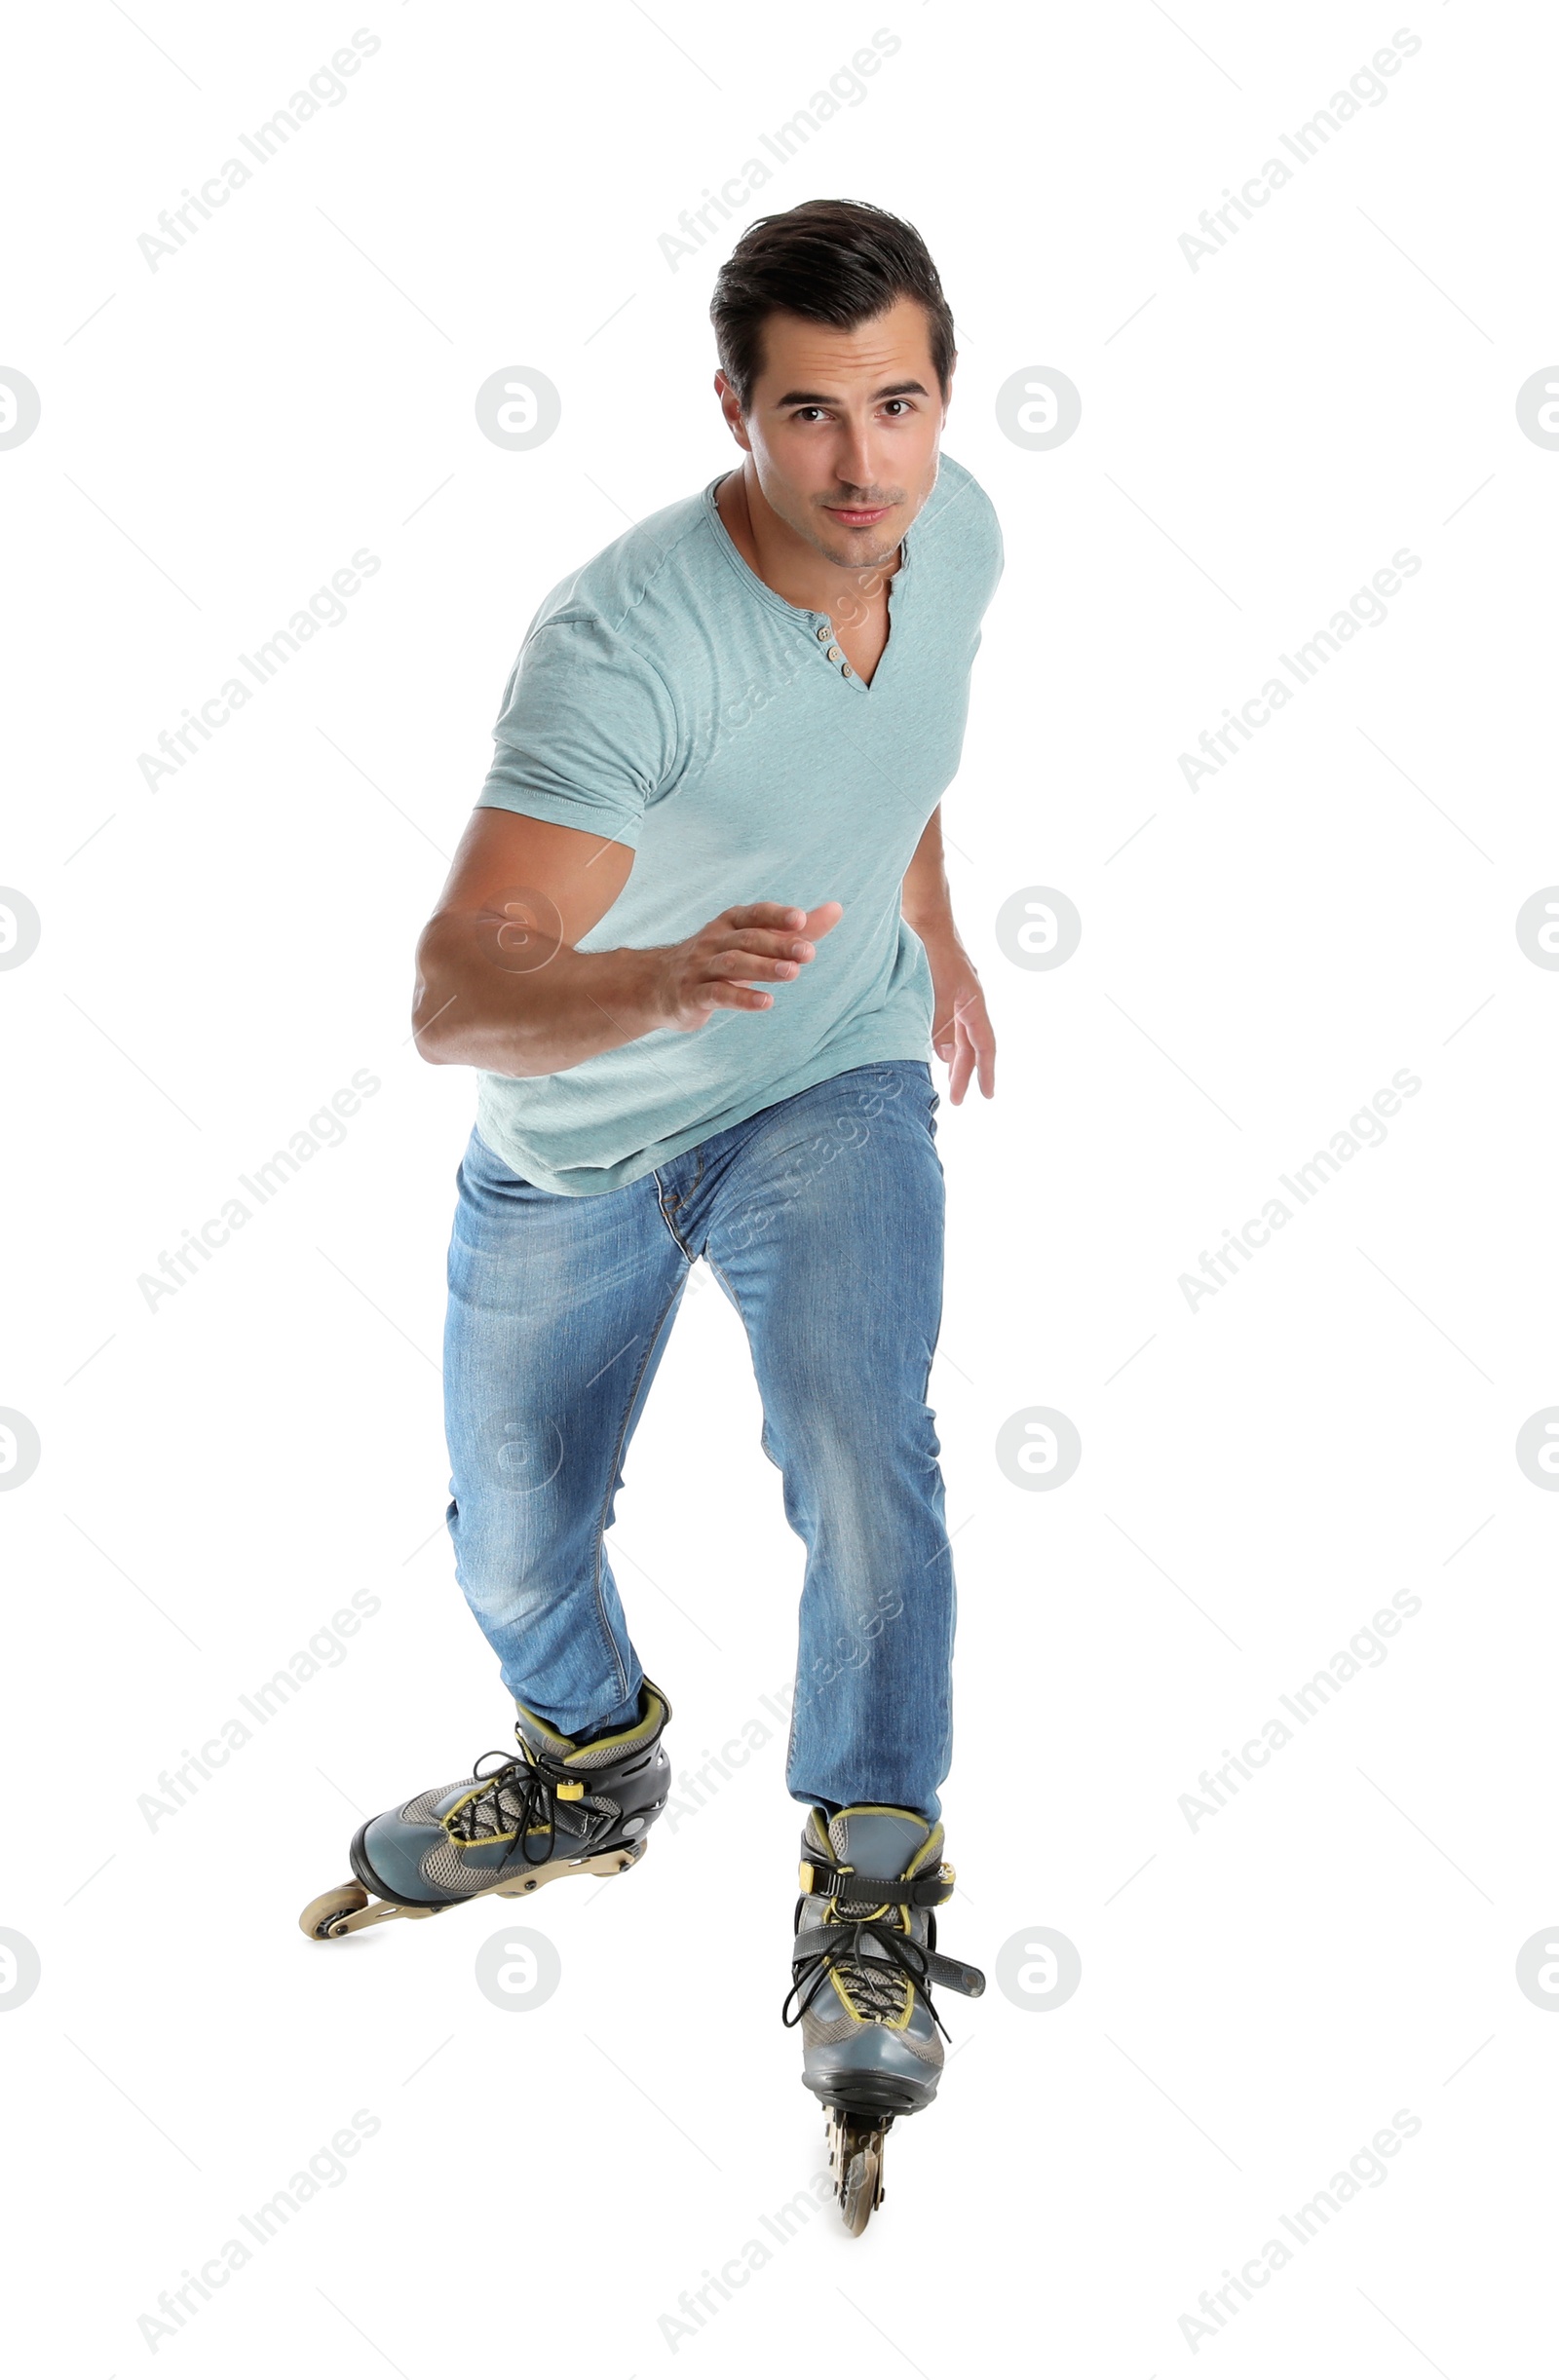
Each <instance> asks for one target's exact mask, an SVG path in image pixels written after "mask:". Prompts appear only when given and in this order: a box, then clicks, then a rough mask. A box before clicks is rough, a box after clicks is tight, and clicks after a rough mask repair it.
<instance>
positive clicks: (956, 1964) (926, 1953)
mask: <svg viewBox="0 0 1559 2380" xmlns="http://www.w3.org/2000/svg"><path fill="white" fill-rule="evenodd" d="M868 1945H872V1946H877V1947H875V1949H874V1948H872V1947H868ZM791 1958H792V1961H793V1962H794V1964H795V1965H797V1966H800V1965H803V1964H805V1963H806V1962H808V1961H810V1960H812V1959H815V1958H816V1959H825V1960H828V1961H830V1962H831V1963H833V1964H837V1963H838V1962H839V1961H840V1960H841V1959H843V1958H851V1959H855V1960H859V1961H862V1962H864V1961H866V1960H870V1959H873V1958H875V1960H876V1961H877V1962H878V1963H886V1964H890V1965H894V1966H897V1967H899V1968H901V1969H902V1970H903V1972H904V1973H905V1974H906V1975H908V1976H909V1978H910V1980H911V1982H912V1983H945V1984H946V1986H947V1988H948V1990H949V1991H956V1992H959V1993H961V1994H962V1996H963V1997H964V1998H965V1999H966V2000H977V1999H978V1998H979V1996H980V1994H981V1992H982V1991H983V1990H984V1989H985V1978H984V1976H983V1975H982V1974H981V1972H980V1970H979V1968H978V1967H970V1966H967V1965H966V1964H965V1962H964V1961H963V1960H962V1959H959V1958H946V1957H944V1956H943V1955H942V1953H941V1952H940V1951H937V1950H931V1949H928V1948H927V1947H926V1946H925V1945H924V1944H922V1943H918V1942H915V1941H913V1940H912V1939H910V1938H909V1937H907V1936H905V1935H903V1934H900V1933H897V1932H896V1931H895V1930H894V1929H893V1928H891V1927H889V1926H887V1925H886V1924H883V1923H880V1922H874V1921H873V1920H872V1919H871V1918H869V1917H864V1918H858V1919H852V1918H849V1917H841V1918H839V1919H838V1920H837V1921H836V1922H835V1923H834V1924H832V1925H819V1926H809V1927H808V1928H807V1930H806V1931H805V1932H804V1933H801V1934H798V1935H797V1936H796V1941H795V1947H794V1949H793V1950H792V1952H791Z"/></svg>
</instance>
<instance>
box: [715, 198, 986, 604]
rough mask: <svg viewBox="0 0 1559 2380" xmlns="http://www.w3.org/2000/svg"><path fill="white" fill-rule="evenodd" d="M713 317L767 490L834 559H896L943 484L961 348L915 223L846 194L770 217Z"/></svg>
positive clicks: (738, 414)
mask: <svg viewBox="0 0 1559 2380" xmlns="http://www.w3.org/2000/svg"><path fill="white" fill-rule="evenodd" d="M709 319H710V321H712V322H713V324H714V333H715V341H716V345H717V347H718V350H719V356H720V370H719V371H718V372H717V373H716V374H715V381H714V385H715V389H716V391H717V392H718V394H719V397H720V402H721V406H722V409H723V411H724V413H725V417H726V420H727V421H728V422H729V424H730V425H731V431H732V434H733V436H734V437H735V438H736V441H737V443H738V445H739V446H741V447H743V448H745V450H746V451H747V453H749V454H750V455H751V457H752V461H753V469H754V470H755V472H757V477H758V485H759V487H760V489H761V490H762V493H763V496H764V498H765V500H766V501H767V503H768V504H769V505H770V506H772V508H773V510H775V511H776V512H778V513H779V516H780V518H781V519H783V520H785V521H787V522H788V523H789V525H790V527H791V528H793V529H794V530H796V531H797V532H798V534H799V535H800V536H802V537H804V538H805V539H806V540H807V542H808V543H809V544H810V545H812V546H815V547H817V548H818V550H819V551H820V552H822V553H825V554H826V555H827V556H828V558H829V560H830V561H834V562H840V563H844V564H846V565H849V566H863V565H864V566H870V565H871V564H873V563H878V562H885V561H887V560H888V559H889V557H890V556H891V555H892V554H893V552H894V548H895V547H896V546H897V544H898V541H899V539H900V538H901V537H902V536H903V534H904V532H905V530H906V529H907V528H908V526H909V524H910V522H911V521H912V520H913V519H914V517H915V515H916V513H917V512H918V511H919V510H920V509H921V506H922V505H923V504H924V503H925V501H926V499H927V497H928V496H929V495H930V494H931V491H932V487H933V486H934V485H935V483H936V458H937V446H938V441H939V439H940V436H941V427H942V420H943V417H944V415H945V413H946V410H947V405H948V401H949V398H950V397H951V395H952V385H953V368H954V365H955V363H956V361H957V350H956V348H955V347H954V344H953V317H952V310H951V308H950V307H949V306H948V303H947V300H946V298H945V297H944V296H943V295H942V284H941V282H940V281H939V279H938V278H937V272H936V267H935V266H934V265H933V264H932V260H931V257H930V255H929V254H928V253H927V249H926V246H925V243H924V241H923V240H922V239H921V237H920V234H919V233H918V232H917V231H916V230H915V229H914V228H913V226H912V225H910V224H908V223H902V222H900V221H899V219H898V217H897V216H896V215H891V214H885V213H884V212H883V210H882V208H877V207H863V206H858V205H856V204H855V203H854V202H853V201H851V200H848V199H809V200H808V201H807V202H806V204H805V205H804V206H801V207H793V208H791V209H790V210H789V212H788V213H787V214H779V215H761V216H760V217H759V218H758V220H757V222H755V223H751V224H749V225H748V227H747V229H746V230H745V231H744V232H743V233H742V235H741V240H740V241H739V242H738V243H737V246H736V247H735V248H734V250H733V251H732V254H731V257H730V259H729V261H728V262H727V263H726V264H725V265H724V266H723V268H722V269H721V272H720V276H719V279H718V280H717V281H716V283H715V288H714V296H713V299H712V301H711V303H710V307H709ZM883 508H886V509H883ZM852 510H856V511H857V512H866V513H872V512H875V513H876V514H877V515H878V516H877V517H876V518H874V519H866V520H853V519H852V518H851V517H850V514H851V511H852Z"/></svg>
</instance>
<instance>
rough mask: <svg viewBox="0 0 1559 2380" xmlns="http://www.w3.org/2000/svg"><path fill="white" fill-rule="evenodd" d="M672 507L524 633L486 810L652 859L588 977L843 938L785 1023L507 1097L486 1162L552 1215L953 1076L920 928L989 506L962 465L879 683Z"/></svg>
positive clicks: (640, 1054)
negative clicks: (613, 964)
mask: <svg viewBox="0 0 1559 2380" xmlns="http://www.w3.org/2000/svg"><path fill="white" fill-rule="evenodd" d="M726 475H727V474H726V473H725V472H721V473H720V474H719V475H718V476H717V477H716V478H714V479H711V480H710V482H709V483H708V485H707V486H706V487H705V488H704V489H703V492H702V493H701V494H699V495H695V496H689V497H686V498H684V499H683V500H682V501H681V502H680V503H678V504H672V505H667V506H666V507H665V510H662V511H659V512H654V513H652V514H651V515H650V516H649V518H648V519H646V520H644V521H641V522H640V523H639V525H638V526H637V527H636V528H633V529H630V530H628V531H627V534H626V535H625V536H623V537H620V538H618V539H616V540H615V541H614V543H613V544H611V545H610V546H608V547H606V548H604V549H603V550H602V551H601V552H600V553H597V554H596V555H594V556H593V558H592V559H591V560H590V561H589V562H587V563H585V564H584V566H583V567H582V568H581V569H579V570H577V571H575V572H574V574H573V576H572V577H571V578H568V579H565V580H563V581H562V582H561V584H560V585H559V586H555V587H553V589H552V591H551V594H549V595H548V597H547V598H546V600H545V602H544V603H543V604H542V605H541V608H540V609H539V611H538V612H537V614H536V617H535V619H534V620H533V621H532V623H531V624H530V627H529V628H528V630H527V631H526V635H525V641H524V643H523V645H522V646H521V648H520V653H519V658H518V660H517V661H516V662H515V664H514V668H513V672H512V674H511V676H510V680H509V685H508V687H507V689H506V691H505V695H504V706H503V710H502V712H501V714H500V716H499V719H498V724H497V726H496V728H495V729H494V731H493V733H494V740H495V745H496V749H495V752H494V757H493V765H492V770H491V773H490V774H489V775H488V778H487V781H486V784H485V785H484V787H483V789H482V792H481V796H480V799H479V801H478V803H477V808H478V809H487V810H513V811H519V812H524V813H525V814H526V815H528V816H530V817H534V818H545V819H550V820H551V821H552V823H554V824H555V825H558V826H572V827H578V828H581V829H583V830H584V831H585V832H586V833H588V834H591V835H599V836H603V837H610V838H611V840H612V841H614V842H616V843H622V844H627V845H628V846H629V847H630V848H631V849H632V850H633V851H634V853H635V857H634V861H633V868H632V872H631V874H630V875H629V877H628V880H627V884H626V885H625V886H624V888H623V889H622V891H621V892H620V893H619V895H618V897H617V899H616V900H615V901H614V902H613V904H612V906H611V908H610V909H609V910H608V911H607V912H606V914H605V916H604V917H603V918H602V919H601V920H600V922H599V924H598V925H596V926H593V927H592V928H591V930H590V931H589V933H588V934H585V935H583V936H582V937H581V939H580V942H579V944H578V947H579V949H580V950H582V951H599V950H614V949H620V948H625V947H627V948H633V949H647V948H649V947H651V946H653V945H656V944H665V943H670V942H680V941H683V940H685V939H686V937H687V936H688V935H689V934H691V933H694V932H695V931H696V930H697V929H698V928H699V927H700V926H704V925H707V924H708V922H709V921H710V919H711V918H715V917H717V916H718V915H719V914H720V912H721V911H722V910H724V909H729V908H731V907H733V906H734V905H736V904H737V903H739V902H749V901H782V902H785V903H786V904H789V905H793V906H794V907H796V908H799V909H806V910H812V909H816V908H817V907H818V905H819V904H820V903H821V902H823V901H829V900H837V901H841V902H843V904H844V916H843V917H842V918H841V919H840V921H839V923H838V925H837V926H835V927H834V928H833V931H832V932H831V933H829V934H827V935H825V936H824V937H823V938H822V939H821V940H820V941H819V942H818V946H817V955H816V957H815V958H814V959H813V960H812V961H811V962H810V963H809V964H807V965H806V966H804V967H803V968H802V970H801V972H800V974H799V975H797V976H796V977H794V978H793V979H792V980H791V981H790V982H789V983H779V984H774V985H772V986H769V987H768V988H769V989H771V990H772V991H773V993H774V1006H773V1007H772V1008H768V1009H764V1010H762V1011H754V1012H750V1013H743V1012H741V1011H740V1010H735V1009H721V1008H717V1009H715V1011H714V1012H713V1014H712V1015H711V1016H710V1018H709V1020H708V1022H707V1023H706V1024H705V1025H703V1026H702V1027H701V1028H700V1029H699V1031H698V1032H696V1033H686V1034H684V1033H676V1032H673V1031H671V1030H670V1029H669V1028H666V1029H665V1030H663V1031H659V1032H655V1033H651V1034H646V1035H645V1036H643V1037H642V1038H641V1039H638V1040H636V1041H628V1042H626V1043H625V1044H624V1045H623V1046H622V1047H621V1048H620V1049H611V1050H603V1051H602V1052H601V1053H600V1054H599V1055H598V1056H596V1057H593V1058H587V1059H585V1060H584V1062H583V1063H582V1064H581V1065H578V1066H572V1067H568V1068H566V1069H565V1070H564V1071H563V1072H562V1073H560V1074H556V1075H547V1076H541V1077H527V1078H524V1079H518V1078H515V1077H512V1076H508V1075H498V1074H492V1073H488V1072H485V1071H484V1072H481V1073H480V1074H479V1076H478V1093H477V1108H476V1125H477V1130H478V1131H479V1132H480V1134H481V1137H482V1139H483V1140H484V1141H485V1142H486V1143H487V1145H488V1147H489V1148H491V1149H492V1150H494V1151H495V1152H497V1153H498V1154H499V1155H500V1156H501V1157H502V1158H503V1159H504V1160H505V1162H506V1163H507V1164H508V1165H510V1166H511V1167H512V1168H513V1170H514V1171H515V1172H516V1173H518V1174H520V1175H522V1176H523V1177H524V1179H525V1180H526V1181H528V1182H532V1183H534V1184H535V1185H536V1186H537V1188H538V1189H541V1190H560V1191H564V1192H567V1193H571V1194H572V1193H580V1192H586V1193H588V1192H592V1191H596V1190H619V1189H621V1188H622V1186H623V1185H624V1184H625V1183H627V1182H632V1181H635V1180H637V1178H638V1177H639V1176H640V1175H642V1174H646V1173H649V1172H650V1171H651V1170H652V1169H653V1168H654V1167H655V1166H657V1165H661V1164H665V1163H666V1162H667V1161H668V1160H669V1159H670V1158H672V1157H674V1156H677V1155H680V1153H681V1152H682V1151H683V1150H684V1149H691V1148H692V1147H693V1146H694V1144H695V1143H696V1142H698V1141H702V1140H706V1139H707V1138H708V1137H709V1136H710V1134H711V1133H715V1132H721V1131H724V1130H726V1129H727V1128H728V1127H729V1126H731V1125H733V1124H739V1123H741V1122H743V1121H744V1120H745V1118H746V1117H747V1116H749V1115H755V1114H757V1113H758V1111H759V1109H760V1108H767V1107H772V1106H773V1105H774V1103H775V1102H776V1101H777V1100H780V1099H788V1098H789V1097H790V1096H791V1095H792V1093H794V1092H796V1091H804V1090H807V1089H809V1088H810V1087H811V1085H812V1084H814V1083H817V1082H822V1081H825V1080H827V1079H828V1078H829V1077H832V1076H834V1075H839V1074H843V1073H844V1072H845V1071H846V1070H847V1069H848V1068H850V1067H856V1066H868V1065H872V1064H874V1063H876V1062H877V1061H879V1060H881V1059H885V1058H920V1059H929V1058H930V1056H931V1025H932V982H931V969H930V967H929V966H928V964H927V960H926V952H925V948H924V945H923V944H922V942H921V940H920V938H919V936H918V935H917V934H916V933H914V932H913V931H912V929H911V928H910V927H909V926H907V925H906V924H905V923H904V921H903V919H902V918H901V917H900V915H899V898H900V893H901V889H902V885H903V879H904V872H905V870H906V869H907V867H908V866H909V863H910V860H911V858H912V857H913V855H914V851H915V847H916V845H917V844H918V843H919V841H920V838H921V835H922V834H923V832H924V831H925V828H926V824H927V821H928V820H929V818H930V817H931V814H932V811H933V810H934V809H935V808H936V805H937V803H938V802H939V801H940V799H941V797H942V795H943V793H944V792H945V790H946V788H947V786H948V785H949V783H950V782H951V780H952V778H953V776H954V774H955V773H956V771H957V768H958V762H959V753H960V750H961V748H962V745H963V739H964V722H965V717H966V714H967V711H968V706H969V675H970V663H971V662H972V661H973V659H974V656H975V653H976V652H977V651H978V649H979V642H980V620H981V617H982V615H983V613H984V611H985V607H986V605H987V604H988V602H989V601H990V598H991V595H992V593H993V591H994V589H995V587H996V584H997V581H998V580H999V579H1000V577H1001V574H1002V563H1003V552H1002V537H1001V531H1000V529H999V527H998V525H997V519H996V513H995V510H994V509H993V507H992V505H991V501H990V499H989V497H988V496H987V495H986V494H985V491H984V490H983V488H981V487H980V486H979V484H978V482H977V481H976V480H975V479H974V478H973V477H972V475H971V474H970V472H967V471H966V470H965V469H964V467H963V465H962V464H960V463H955V462H954V461H953V460H952V458H951V457H950V456H948V455H946V454H943V455H942V456H941V458H940V468H939V471H938V474H937V478H936V483H935V485H934V487H933V488H932V492H931V494H930V496H929V497H928V498H927V500H926V502H925V504H924V505H923V506H922V508H921V510H920V512H919V513H918V514H917V515H916V517H915V519H914V520H913V521H912V522H911V523H910V526H909V529H908V531H907V533H906V535H905V537H904V539H903V541H902V546H901V558H900V562H899V566H898V569H897V570H896V571H895V572H894V576H893V577H892V578H891V579H890V580H889V582H888V586H889V635H888V642H887V644H886V646H885V647H884V649H883V653H882V658H881V659H880V661H878V663H877V667H876V669H875V671H874V673H873V675H872V680H871V683H870V685H869V686H868V685H866V684H865V683H864V682H863V681H862V680H861V679H860V678H859V677H857V676H856V673H855V672H854V670H852V669H851V667H850V665H849V662H848V661H847V660H846V657H845V654H844V652H843V650H842V649H841V648H840V647H839V646H838V645H836V644H835V642H834V639H833V630H832V627H831V625H830V623H829V620H828V617H827V614H826V613H823V612H806V611H802V610H800V609H798V607H797V606H796V605H795V604H792V603H787V602H786V601H785V600H784V598H783V597H782V596H780V595H777V594H776V593H775V591H774V589H773V588H772V587H771V586H766V585H765V583H764V581H763V580H762V579H760V578H759V577H758V575H757V573H756V572H755V571H753V570H751V569H750V568H749V567H748V565H747V564H746V562H744V561H743V560H742V558H741V554H740V553H739V552H738V550H737V548H736V546H735V545H734V544H733V542H732V539H731V536H730V533H729V531H728V530H727V529H726V526H725V523H724V522H723V521H722V520H721V518H720V512H719V508H718V506H717V505H716V503H715V499H714V491H715V489H716V488H717V487H718V486H719V484H720V480H721V479H722V478H724V477H725V476H726Z"/></svg>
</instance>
